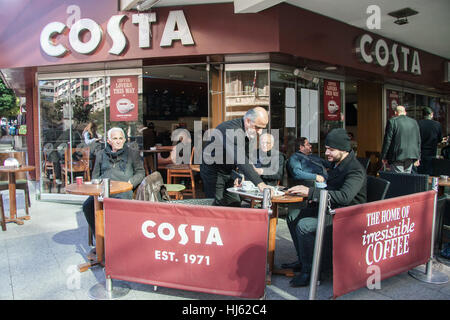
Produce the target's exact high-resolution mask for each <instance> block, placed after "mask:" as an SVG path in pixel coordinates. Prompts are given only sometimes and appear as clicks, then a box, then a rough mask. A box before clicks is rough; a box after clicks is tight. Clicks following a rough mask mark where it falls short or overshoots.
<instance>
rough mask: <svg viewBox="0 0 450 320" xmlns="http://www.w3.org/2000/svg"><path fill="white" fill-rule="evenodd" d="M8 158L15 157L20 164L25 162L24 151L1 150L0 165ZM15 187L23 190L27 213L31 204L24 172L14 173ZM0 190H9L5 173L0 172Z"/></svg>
mask: <svg viewBox="0 0 450 320" xmlns="http://www.w3.org/2000/svg"><path fill="white" fill-rule="evenodd" d="M8 158H16V159H17V160H18V161H19V163H20V164H26V157H25V152H23V151H12V152H1V153H0V165H3V162H4V161H5V160H6V159H8ZM16 189H21V190H24V192H25V212H26V214H27V215H28V214H29V212H28V208H29V207H30V206H31V199H30V190H29V189H28V177H27V173H26V172H18V173H17V174H16ZM0 190H9V186H8V174H7V173H0Z"/></svg>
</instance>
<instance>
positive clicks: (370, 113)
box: [357, 81, 383, 157]
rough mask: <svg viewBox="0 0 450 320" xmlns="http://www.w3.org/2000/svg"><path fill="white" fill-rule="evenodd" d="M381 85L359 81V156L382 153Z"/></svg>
mask: <svg viewBox="0 0 450 320" xmlns="http://www.w3.org/2000/svg"><path fill="white" fill-rule="evenodd" d="M382 89H383V88H382V85H381V84H379V83H372V82H365V81H358V93H357V97H358V116H357V118H358V128H357V137H358V156H359V157H366V151H370V152H381V147H382V143H383V141H382V137H383V132H382V130H383V128H382V109H383V107H382V106H383V99H382V97H383V91H382Z"/></svg>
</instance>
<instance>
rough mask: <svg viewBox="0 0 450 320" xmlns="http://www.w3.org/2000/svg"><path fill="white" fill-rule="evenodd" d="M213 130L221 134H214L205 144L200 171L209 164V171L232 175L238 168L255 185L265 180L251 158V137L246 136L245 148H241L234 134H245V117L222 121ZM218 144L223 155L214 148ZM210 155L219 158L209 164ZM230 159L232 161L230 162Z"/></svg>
mask: <svg viewBox="0 0 450 320" xmlns="http://www.w3.org/2000/svg"><path fill="white" fill-rule="evenodd" d="M239 130H240V131H239ZM213 132H219V133H220V134H219V135H218V136H215V135H214V134H213V135H212V138H211V141H210V142H209V143H208V144H206V145H205V146H204V148H203V156H202V164H201V169H200V171H201V170H203V169H202V167H204V166H207V167H208V168H207V171H208V172H211V171H216V172H219V173H221V174H224V175H231V171H232V170H234V169H236V168H237V169H238V170H239V173H242V174H244V176H245V178H246V179H247V180H250V181H251V182H253V183H254V184H255V185H258V184H259V183H261V182H263V180H262V179H261V177H260V176H259V175H258V173H257V172H256V171H255V169H254V166H253V163H251V162H250V160H249V147H250V143H249V139H248V138H247V137H245V139H244V141H243V142H244V143H243V145H242V147H244V149H240V148H239V147H240V145H239V144H238V138H237V137H236V136H235V137H233V134H234V135H236V133H237V132H241V134H242V133H243V134H245V130H244V119H243V118H238V119H233V120H229V121H225V122H222V123H221V124H220V125H218V126H217V128H216V129H215V130H214V131H213ZM227 139H228V140H227ZM216 145H217V146H218V148H219V146H220V148H221V151H222V155H221V156H220V157H219V155H218V154H217V155H216V152H215V148H213V146H216ZM238 146H239V147H238ZM208 157H209V158H210V159H211V158H219V159H216V160H217V161H216V162H215V163H212V164H209V163H207V162H206V160H207V158H208ZM227 158H228V159H227ZM230 160H232V161H231V162H229V161H230ZM239 160H243V161H239ZM255 161H256V159H255Z"/></svg>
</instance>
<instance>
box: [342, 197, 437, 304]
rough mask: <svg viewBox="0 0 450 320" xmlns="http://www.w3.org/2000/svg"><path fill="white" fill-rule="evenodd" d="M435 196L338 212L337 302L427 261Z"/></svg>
mask: <svg viewBox="0 0 450 320" xmlns="http://www.w3.org/2000/svg"><path fill="white" fill-rule="evenodd" d="M434 195H435V191H427V192H422V193H417V194H413V195H408V196H403V197H397V198H392V199H388V200H383V201H376V202H372V203H367V204H362V205H357V206H351V207H347V208H341V209H337V210H336V214H335V215H334V218H333V295H334V297H338V296H341V295H343V294H346V293H348V292H351V291H354V290H356V289H359V288H361V287H364V286H368V287H370V286H371V285H372V284H373V281H378V280H379V281H381V280H383V279H386V278H389V277H392V276H394V275H396V274H398V273H401V272H404V271H407V270H410V269H412V268H414V267H416V266H418V265H421V264H424V263H426V262H427V261H428V259H429V258H430V253H431V248H430V246H431V232H432V220H433V209H434Z"/></svg>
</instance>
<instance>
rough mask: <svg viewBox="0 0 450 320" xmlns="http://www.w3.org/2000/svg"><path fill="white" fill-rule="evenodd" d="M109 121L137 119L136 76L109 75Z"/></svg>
mask: <svg viewBox="0 0 450 320" xmlns="http://www.w3.org/2000/svg"><path fill="white" fill-rule="evenodd" d="M110 101H111V104H110V121H137V120H138V77H137V76H118V77H111V98H110Z"/></svg>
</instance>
